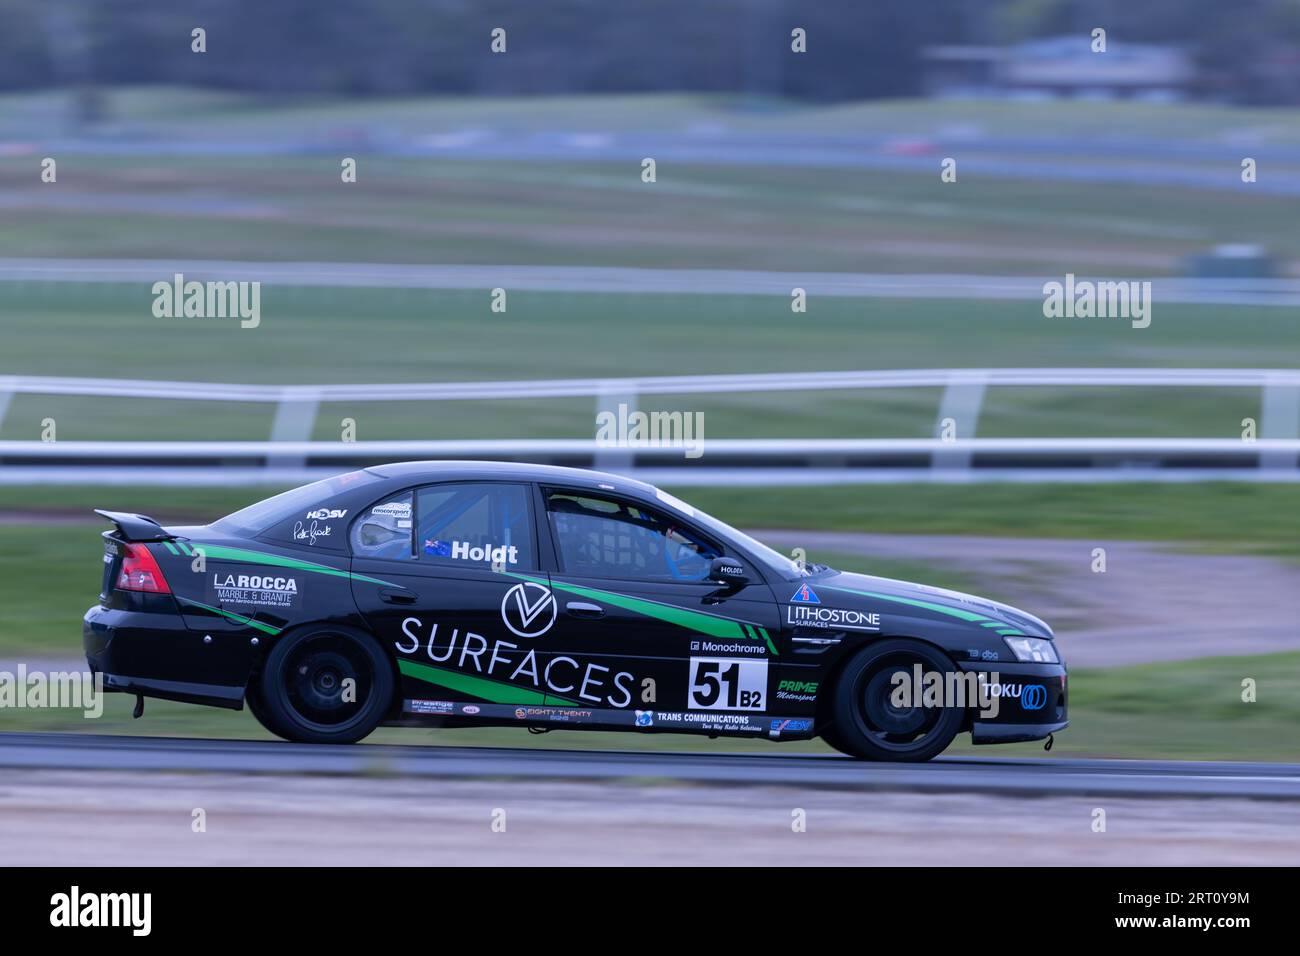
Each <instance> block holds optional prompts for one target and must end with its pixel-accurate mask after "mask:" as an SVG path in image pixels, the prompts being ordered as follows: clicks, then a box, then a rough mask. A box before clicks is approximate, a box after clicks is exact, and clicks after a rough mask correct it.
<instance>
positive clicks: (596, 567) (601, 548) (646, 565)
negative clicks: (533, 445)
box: [546, 491, 719, 581]
mask: <svg viewBox="0 0 1300 956" xmlns="http://www.w3.org/2000/svg"><path fill="white" fill-rule="evenodd" d="M546 511H547V516H548V518H549V520H550V522H551V530H552V533H553V534H554V536H555V543H556V547H557V548H558V549H559V552H560V567H561V570H563V571H565V572H567V573H569V574H582V575H591V576H594V577H609V578H634V579H641V580H647V581H703V580H705V579H706V578H707V577H708V576H709V564H710V562H711V561H712V560H713V559H714V558H715V557H718V555H719V551H718V550H717V548H715V547H714V546H713V545H711V544H709V543H708V542H707V541H705V540H703V539H702V538H699V537H697V536H696V535H695V533H694V532H693V531H690V530H687V529H686V528H684V527H682V526H681V525H680V524H678V523H677V522H676V521H675V520H673V519H671V518H668V517H665V516H664V515H661V514H658V513H656V512H651V511H647V510H646V509H644V508H642V507H641V506H640V505H636V504H629V503H627V502H623V501H618V500H615V499H612V498H597V497H593V496H591V495H587V494H581V493H571V492H563V491H551V492H548V493H547V496H546Z"/></svg>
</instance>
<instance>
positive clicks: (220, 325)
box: [0, 283, 1300, 453]
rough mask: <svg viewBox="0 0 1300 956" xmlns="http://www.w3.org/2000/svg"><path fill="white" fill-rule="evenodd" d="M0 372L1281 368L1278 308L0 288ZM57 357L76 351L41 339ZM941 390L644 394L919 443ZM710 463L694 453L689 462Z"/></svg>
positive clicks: (384, 433) (1020, 402) (132, 421)
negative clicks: (238, 303) (1046, 309)
mask: <svg viewBox="0 0 1300 956" xmlns="http://www.w3.org/2000/svg"><path fill="white" fill-rule="evenodd" d="M0 294H3V296H4V299H3V302H2V303H0V313H2V314H3V316H4V348H3V350H0V374H30V375H53V376H67V375H73V376H76V375H80V376H92V377H99V376H105V375H109V376H110V377H120V378H152V379H159V378H160V379H171V380H180V381H210V382H255V383H267V384H271V383H279V384H313V383H337V382H381V383H382V382H420V381H423V382H455V381H475V380H516V379H533V378H571V377H577V378H588V377H606V376H609V377H619V376H635V375H674V374H682V375H686V374H705V373H717V372H798V371H823V370H836V369H889V368H932V367H936V366H939V367H950V366H956V367H972V366H973V367H981V366H999V367H1000V366H1106V367H1115V366H1149V365H1156V366H1181V367H1186V366H1202V365H1204V366H1247V367H1260V366H1263V367H1274V366H1288V365H1289V366H1294V365H1295V364H1296V363H1297V362H1300V328H1298V327H1297V326H1296V323H1295V322H1294V320H1293V318H1292V316H1291V315H1290V313H1289V312H1288V311H1287V310H1285V309H1276V308H1248V307H1208V306H1168V307H1165V308H1162V309H1159V310H1158V312H1157V315H1156V318H1155V319H1154V321H1153V323H1152V325H1151V327H1150V328H1148V329H1142V330H1136V329H1132V328H1130V327H1129V326H1128V325H1127V324H1125V323H1123V322H1115V321H1113V320H1097V321H1093V322H1088V321H1087V320H1075V321H1070V320H1050V319H1046V318H1044V317H1043V315H1042V312H1041V309H1040V307H1039V304H1038V303H1037V302H987V301H984V302H960V301H942V300H935V301H908V300H885V299H865V300H852V299H815V300H814V301H813V303H812V305H811V308H810V312H809V313H808V314H807V315H799V316H796V315H793V314H792V313H791V312H790V310H789V305H788V303H787V302H786V301H785V300H784V298H783V297H780V296H768V297H758V296H728V295H710V296H685V295H681V296H677V295H611V294H578V293H574V294H563V293H540V292H538V293H525V292H517V293H514V294H512V295H511V297H510V299H509V310H508V311H507V312H506V313H505V314H493V313H491V312H490V311H489V308H488V295H487V293H486V291H485V292H484V293H472V292H450V291H445V292H435V291H416V290H407V291H402V290H360V289H330V290H323V289H318V290H307V289H275V288H273V287H269V288H267V289H265V290H264V297H263V304H262V309H263V319H262V324H261V325H260V326H259V327H258V328H256V329H240V328H239V327H238V325H237V323H235V322H233V321H223V320H212V319H202V320H200V319H158V318H155V317H154V316H153V315H152V313H151V311H150V304H151V302H152V297H151V296H150V294H149V289H148V288H147V287H145V286H143V285H141V286H129V285H99V284H90V285H41V284H14V283H4V284H0ZM62 342H75V343H76V346H77V347H76V348H75V349H65V348H59V347H52V343H62ZM940 397H941V390H940V389H937V388H935V389H886V390H873V391H857V392H850V391H842V392H798V391H794V392H774V393H748V394H733V395H720V396H706V395H690V396H659V397H653V398H647V399H645V400H643V401H642V402H641V406H640V407H642V408H643V409H645V410H650V409H655V408H665V409H672V410H684V411H693V412H694V411H698V412H703V413H704V415H705V419H704V421H705V437H706V440H707V438H708V437H713V438H747V437H822V436H826V437H918V438H919V437H930V436H932V434H933V428H934V422H935V420H936V417H937V412H938V407H939V400H940ZM594 413H595V402H594V400H592V399H548V400H541V401H539V400H529V401H494V402H481V401H480V402H440V403H421V402H410V403H376V404H370V403H350V404H347V405H339V404H325V405H323V406H322V407H321V409H320V414H319V415H318V417H317V422H316V430H315V437H316V438H317V439H321V440H337V439H338V438H339V435H340V422H341V421H342V419H344V418H352V419H355V420H356V422H357V437H358V439H360V440H373V439H385V438H449V439H450V438H521V437H575V438H577V437H589V436H591V435H592V434H593V431H594ZM273 415H274V407H273V406H271V405H269V404H240V403H217V402H184V403H181V402H175V401H173V402H166V403H161V402H157V401H145V400H134V399H102V398H94V397H61V396H48V395H19V396H16V397H15V398H14V399H13V401H12V403H11V405H10V407H9V409H8V413H7V414H6V415H5V417H4V420H3V422H2V423H0V438H3V439H24V438H26V439H35V438H38V437H40V435H41V428H42V426H41V422H42V421H43V420H44V419H46V418H53V419H54V420H55V421H56V422H57V426H58V437H59V438H60V439H62V440H76V439H82V440H87V439H138V440H167V439H187V440H194V439H199V438H203V439H210V440H237V439H246V440H247V439H253V440H257V439H265V438H267V437H268V436H269V434H270V427H271V420H272V417H273ZM1259 415H1260V397H1259V394H1258V391H1257V390H1252V389H1215V390H1204V389H1202V390H1194V389H1128V388H1125V389H1113V388H1112V389H1102V388H1092V389H1078V388H1072V389H1052V388H997V389H990V390H989V392H988V393H987V395H986V399H985V403H984V407H983V411H982V415H981V418H980V421H979V424H978V428H977V434H979V435H981V436H990V437H992V436H1009V437H1054V436H1083V437H1092V436H1109V435H1123V436H1144V435H1145V436H1168V437H1179V436H1187V437H1225V438H1236V437H1238V436H1239V435H1240V433H1241V421H1242V419H1243V418H1247V417H1250V418H1255V419H1256V420H1258V418H1259ZM706 453H707V449H706Z"/></svg>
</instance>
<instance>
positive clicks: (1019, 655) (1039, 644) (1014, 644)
mask: <svg viewBox="0 0 1300 956" xmlns="http://www.w3.org/2000/svg"><path fill="white" fill-rule="evenodd" d="M1002 640H1004V641H1006V642H1007V647H1009V648H1011V653H1012V654H1015V655H1016V660H1018V661H1033V662H1034V663H1035V664H1059V663H1060V662H1061V659H1060V658H1059V657H1057V656H1056V648H1055V647H1053V646H1052V642H1051V641H1045V640H1043V639H1042V638H1041V637H1004V638H1002Z"/></svg>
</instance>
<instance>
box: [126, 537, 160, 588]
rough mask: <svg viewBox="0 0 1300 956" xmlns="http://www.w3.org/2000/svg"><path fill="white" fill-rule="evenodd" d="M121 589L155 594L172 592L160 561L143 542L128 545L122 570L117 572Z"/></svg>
mask: <svg viewBox="0 0 1300 956" xmlns="http://www.w3.org/2000/svg"><path fill="white" fill-rule="evenodd" d="M117 589H118V590H119V591H151V592H153V593H154V594H171V593H172V589H171V588H170V587H168V586H167V579H166V578H165V577H163V573H162V569H161V568H159V567H158V562H157V561H155V560H154V556H153V555H152V554H150V553H149V549H148V548H147V547H145V546H144V545H143V544H128V545H126V553H125V554H124V555H123V557H122V570H121V571H119V572H118V573H117Z"/></svg>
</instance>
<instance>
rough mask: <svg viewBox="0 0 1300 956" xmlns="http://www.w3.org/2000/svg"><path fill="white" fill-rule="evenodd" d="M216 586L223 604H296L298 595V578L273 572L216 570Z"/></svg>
mask: <svg viewBox="0 0 1300 956" xmlns="http://www.w3.org/2000/svg"><path fill="white" fill-rule="evenodd" d="M212 589H213V590H214V591H215V592H216V595H217V601H218V602H220V603H221V604H256V605H258V606H261V607H293V606H294V603H295V601H296V600H297V598H298V579H297V578H292V577H276V576H275V575H271V574H231V573H229V572H223V571H215V572H213V574H212Z"/></svg>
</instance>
